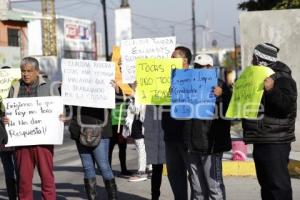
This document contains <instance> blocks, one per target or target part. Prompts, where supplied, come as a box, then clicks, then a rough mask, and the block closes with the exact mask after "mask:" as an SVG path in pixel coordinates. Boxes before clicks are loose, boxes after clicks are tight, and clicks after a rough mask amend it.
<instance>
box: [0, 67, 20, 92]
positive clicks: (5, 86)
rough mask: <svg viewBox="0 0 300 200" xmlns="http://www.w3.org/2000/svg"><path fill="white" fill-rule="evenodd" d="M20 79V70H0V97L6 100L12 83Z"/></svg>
mask: <svg viewBox="0 0 300 200" xmlns="http://www.w3.org/2000/svg"><path fill="white" fill-rule="evenodd" d="M20 78H21V71H20V68H11V69H0V96H1V97H2V98H6V97H7V96H8V92H9V89H10V87H11V84H12V82H13V81H14V80H18V79H20Z"/></svg>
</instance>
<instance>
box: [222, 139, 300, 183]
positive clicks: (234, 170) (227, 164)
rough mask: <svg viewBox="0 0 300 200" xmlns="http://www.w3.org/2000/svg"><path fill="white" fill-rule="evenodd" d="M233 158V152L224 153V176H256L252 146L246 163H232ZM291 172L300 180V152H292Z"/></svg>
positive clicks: (249, 147) (249, 146) (249, 148)
mask: <svg viewBox="0 0 300 200" xmlns="http://www.w3.org/2000/svg"><path fill="white" fill-rule="evenodd" d="M231 156H232V154H231V152H225V153H224V156H223V175H224V176H256V172H255V165H254V161H253V158H252V145H248V155H247V160H246V161H232V160H231ZM289 172H290V175H291V176H293V177H295V178H300V152H296V151H291V153H290V163H289Z"/></svg>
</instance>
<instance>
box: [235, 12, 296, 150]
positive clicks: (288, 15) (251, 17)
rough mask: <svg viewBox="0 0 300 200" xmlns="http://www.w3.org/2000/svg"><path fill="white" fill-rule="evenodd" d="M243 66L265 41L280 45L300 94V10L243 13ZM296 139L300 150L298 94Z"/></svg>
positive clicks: (281, 52) (280, 58)
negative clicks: (255, 49)
mask: <svg viewBox="0 0 300 200" xmlns="http://www.w3.org/2000/svg"><path fill="white" fill-rule="evenodd" d="M240 26H241V27H240V31H241V33H240V34H241V36H240V37H241V50H242V67H243V68H244V67H246V66H248V65H250V63H251V59H252V52H253V48H254V47H255V46H256V45H257V44H258V43H262V42H269V43H272V44H274V45H275V46H278V47H279V48H280V52H279V54H278V58H279V60H280V61H283V62H284V63H286V64H287V65H288V66H290V68H291V69H292V75H293V78H294V79H295V80H296V82H297V88H298V95H299V94H300V91H299V89H300V56H299V53H300V10H299V9H294V10H277V11H274V10H273V11H255V12H243V13H241V15H240ZM297 103H298V110H297V115H298V117H297V121H296V139H298V140H297V141H296V142H295V143H294V144H293V150H295V151H300V116H299V115H300V112H299V110H300V98H299V97H298V102H297Z"/></svg>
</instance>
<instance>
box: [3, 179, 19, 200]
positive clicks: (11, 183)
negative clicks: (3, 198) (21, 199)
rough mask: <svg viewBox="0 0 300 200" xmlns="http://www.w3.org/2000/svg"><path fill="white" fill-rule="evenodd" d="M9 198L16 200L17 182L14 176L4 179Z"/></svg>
mask: <svg viewBox="0 0 300 200" xmlns="http://www.w3.org/2000/svg"><path fill="white" fill-rule="evenodd" d="M5 182H6V190H7V195H8V199H9V200H17V182H16V179H14V178H9V179H5Z"/></svg>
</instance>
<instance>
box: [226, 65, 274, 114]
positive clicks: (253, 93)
mask: <svg viewBox="0 0 300 200" xmlns="http://www.w3.org/2000/svg"><path fill="white" fill-rule="evenodd" d="M272 74H274V71H273V70H272V69H271V68H268V67H263V66H250V67H247V68H246V69H245V70H244V71H243V73H242V74H241V75H240V77H239V79H238V80H237V81H236V82H235V84H234V87H233V94H232V97H231V99H230V103H229V107H228V109H227V112H226V117H228V118H246V119H256V118H257V114H258V111H259V106H260V102H261V98H262V95H263V92H264V85H263V83H264V80H265V79H266V78H267V77H269V76H271V75H272Z"/></svg>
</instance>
